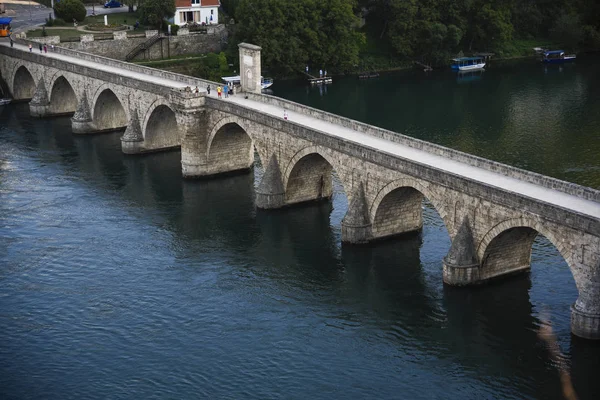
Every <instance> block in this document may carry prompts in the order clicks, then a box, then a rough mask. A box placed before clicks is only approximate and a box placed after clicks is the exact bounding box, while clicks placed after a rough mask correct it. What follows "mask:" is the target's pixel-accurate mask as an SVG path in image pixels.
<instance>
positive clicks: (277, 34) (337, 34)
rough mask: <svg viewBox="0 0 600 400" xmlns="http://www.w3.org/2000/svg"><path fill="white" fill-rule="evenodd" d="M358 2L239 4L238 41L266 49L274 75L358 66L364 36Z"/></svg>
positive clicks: (256, 0) (261, 0) (242, 0)
mask: <svg viewBox="0 0 600 400" xmlns="http://www.w3.org/2000/svg"><path fill="white" fill-rule="evenodd" d="M355 5H356V1H355V0H328V1H321V0H294V1H290V0H239V3H238V4H237V5H236V9H235V17H236V39H237V40H236V42H249V43H253V44H257V45H259V46H261V47H262V60H263V61H262V62H263V65H264V66H265V67H266V68H268V69H269V70H271V71H273V72H276V73H283V74H289V73H292V72H297V71H301V70H304V68H305V66H306V65H310V66H311V68H313V70H314V69H319V68H322V69H327V70H329V71H345V70H349V69H351V68H352V67H353V66H354V65H356V64H357V63H358V53H359V49H360V46H361V45H362V44H363V43H364V40H365V38H364V35H363V34H362V33H360V32H358V30H357V29H356V28H357V26H358V22H359V20H358V17H357V16H356V15H355V13H354V6H355Z"/></svg>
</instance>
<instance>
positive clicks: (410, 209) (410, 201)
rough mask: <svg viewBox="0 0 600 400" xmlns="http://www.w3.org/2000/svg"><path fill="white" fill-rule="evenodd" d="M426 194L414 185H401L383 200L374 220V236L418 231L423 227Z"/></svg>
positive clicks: (376, 237)
mask: <svg viewBox="0 0 600 400" xmlns="http://www.w3.org/2000/svg"><path fill="white" fill-rule="evenodd" d="M423 199H424V196H423V194H422V193H421V192H419V191H418V190H416V189H414V188H412V187H407V186H405V187H399V188H396V189H394V190H392V191H391V192H389V193H388V194H386V195H385V197H384V198H383V199H382V200H381V203H379V206H378V207H377V211H376V212H375V218H374V221H373V238H374V239H379V238H385V237H390V236H394V235H399V234H402V233H408V232H413V231H418V230H420V229H421V228H422V227H423V206H422V203H423Z"/></svg>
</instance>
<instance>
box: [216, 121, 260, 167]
mask: <svg viewBox="0 0 600 400" xmlns="http://www.w3.org/2000/svg"><path fill="white" fill-rule="evenodd" d="M259 157H260V155H259ZM206 159H207V160H208V163H209V165H214V164H219V165H220V167H219V169H223V170H224V171H237V170H242V169H247V168H248V167H249V166H251V165H252V164H253V163H254V140H253V139H252V136H251V135H250V130H249V129H248V126H247V124H246V123H245V122H244V121H242V120H241V119H240V118H236V117H225V118H223V119H221V120H220V121H219V122H217V124H216V125H215V126H214V127H213V129H212V131H211V132H210V134H209V135H208V145H207V146H206ZM261 161H262V160H261Z"/></svg>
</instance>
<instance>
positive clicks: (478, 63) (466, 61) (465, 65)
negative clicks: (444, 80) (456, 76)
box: [452, 57, 485, 71]
mask: <svg viewBox="0 0 600 400" xmlns="http://www.w3.org/2000/svg"><path fill="white" fill-rule="evenodd" d="M483 67H485V59H484V58H483V57H460V58H454V59H452V69H453V70H455V71H473V70H478V69H483Z"/></svg>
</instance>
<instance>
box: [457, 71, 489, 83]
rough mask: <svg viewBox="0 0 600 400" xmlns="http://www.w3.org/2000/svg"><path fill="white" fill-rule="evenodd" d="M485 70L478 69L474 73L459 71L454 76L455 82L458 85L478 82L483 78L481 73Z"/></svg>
mask: <svg viewBox="0 0 600 400" xmlns="http://www.w3.org/2000/svg"><path fill="white" fill-rule="evenodd" d="M484 72H485V69H483V68H482V69H478V70H474V71H459V72H458V73H457V74H456V82H458V83H467V82H475V81H480V80H481V79H482V78H483V73H484Z"/></svg>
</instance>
